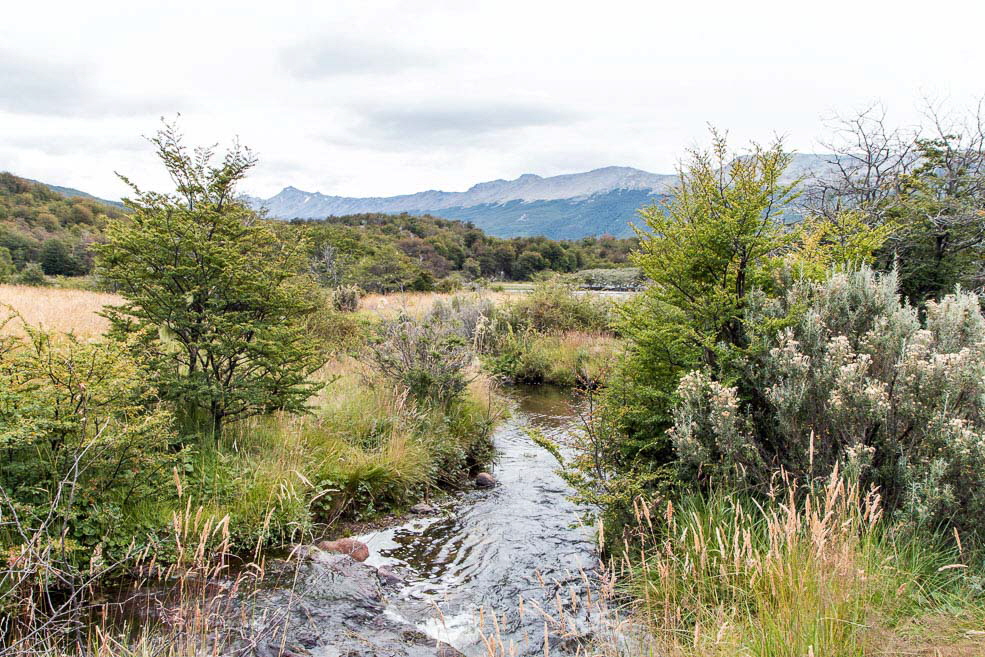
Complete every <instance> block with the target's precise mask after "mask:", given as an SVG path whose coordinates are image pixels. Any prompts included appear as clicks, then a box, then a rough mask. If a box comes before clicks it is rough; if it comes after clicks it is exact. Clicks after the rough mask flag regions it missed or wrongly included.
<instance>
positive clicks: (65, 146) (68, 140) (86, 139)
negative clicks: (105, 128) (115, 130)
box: [6, 134, 148, 156]
mask: <svg viewBox="0 0 985 657" xmlns="http://www.w3.org/2000/svg"><path fill="white" fill-rule="evenodd" d="M6 142H7V145H8V146H13V147H15V148H19V149H24V150H34V151H39V152H41V153H44V154H45V155H52V156H62V155H71V154H74V153H92V152H100V153H102V152H106V151H124V152H139V151H142V150H146V149H147V148H148V146H147V142H146V140H144V139H142V138H140V137H134V138H125V137H117V136H98V135H27V134H21V135H17V136H14V137H8V138H6Z"/></svg>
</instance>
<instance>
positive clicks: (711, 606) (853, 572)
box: [538, 120, 985, 657]
mask: <svg viewBox="0 0 985 657" xmlns="http://www.w3.org/2000/svg"><path fill="white" fill-rule="evenodd" d="M975 125H979V126H980V125H981V123H980V122H978V123H977V124H976V123H974V122H971V123H969V124H967V125H966V126H965V127H968V126H971V132H970V133H968V132H961V131H957V132H955V133H953V134H952V133H950V132H944V133H942V135H941V136H940V137H939V138H933V139H930V140H917V141H916V142H915V143H914V145H913V148H914V152H917V153H922V154H923V155H921V156H920V157H921V158H922V161H923V162H925V163H926V166H923V165H921V164H916V163H911V165H912V166H908V167H904V169H905V171H904V170H900V171H897V172H896V173H897V174H898V175H899V176H900V177H899V178H898V179H897V182H898V186H897V187H894V188H892V189H891V190H890V191H887V187H886V186H885V185H884V186H882V187H880V189H879V190H870V191H871V192H872V193H871V194H859V187H858V185H862V184H864V179H863V178H851V175H852V174H851V170H850V168H843V169H842V174H843V175H846V176H848V180H846V181H843V182H844V185H843V186H840V187H839V186H837V185H835V186H834V187H830V186H829V187H826V188H825V189H824V190H822V191H823V194H831V193H840V194H841V195H840V196H839V197H838V199H837V201H838V203H836V202H835V200H834V199H832V198H830V197H824V198H825V199H826V203H825V204H821V205H815V206H814V208H815V211H811V210H810V208H809V205H808V206H804V205H801V206H800V207H808V210H807V211H808V212H810V216H809V217H808V218H807V219H806V220H805V221H802V222H800V223H798V224H797V225H794V226H786V225H784V224H783V222H782V221H781V220H780V218H779V217H778V216H777V213H778V212H782V211H783V208H789V207H792V204H793V203H794V202H795V201H796V200H797V197H798V194H799V193H800V191H801V189H800V188H799V187H798V186H797V181H790V180H788V179H787V178H785V177H784V175H783V174H784V171H785V169H786V167H787V165H788V163H789V155H788V154H787V153H786V152H785V151H784V149H783V147H782V144H781V143H774V144H772V145H770V146H766V147H762V146H757V145H754V146H753V147H752V148H751V150H750V152H748V153H746V154H743V156H742V157H738V156H737V155H736V154H734V153H733V152H731V151H730V150H729V148H728V146H727V144H726V142H725V139H724V138H723V137H722V136H720V135H718V134H713V145H712V148H711V149H710V150H709V151H696V152H694V153H692V154H691V157H690V158H689V160H688V161H687V162H686V164H685V166H684V167H683V168H682V171H681V183H680V186H679V188H678V189H677V190H676V193H675V195H674V197H673V199H672V200H671V201H669V202H668V203H667V204H666V206H665V207H656V206H655V207H652V208H648V209H644V210H643V211H641V217H642V218H643V219H644V221H645V228H644V229H643V230H642V231H641V233H640V249H639V251H638V252H637V253H636V254H635V255H634V257H633V261H634V263H635V264H636V265H637V266H639V267H640V269H641V271H642V273H643V275H644V277H645V279H646V281H647V282H646V284H645V288H644V290H643V291H642V292H641V293H640V294H638V295H637V296H635V297H633V298H632V299H630V300H629V301H628V302H626V303H624V304H621V305H619V306H617V308H616V313H617V319H616V320H615V322H614V323H613V327H614V330H615V331H617V332H618V334H619V335H621V336H623V339H624V341H625V344H624V348H623V350H622V354H623V355H622V356H621V357H620V358H619V359H618V361H617V363H616V365H615V366H614V367H612V368H611V370H610V372H609V376H608V377H607V379H606V385H605V387H604V388H603V389H601V390H598V391H589V396H588V399H587V407H586V408H587V411H586V413H585V417H584V419H585V430H584V432H583V434H582V435H581V436H579V437H578V438H576V439H575V440H574V441H572V444H570V445H568V446H567V447H568V448H569V449H568V450H562V449H560V446H556V445H552V444H550V443H549V442H548V441H546V440H545V439H544V438H543V437H538V440H539V441H540V442H541V443H542V444H543V445H545V446H546V447H548V448H549V449H552V450H553V451H554V452H555V453H556V454H557V455H558V456H559V457H560V458H562V459H563V460H564V475H565V477H566V479H567V480H568V481H569V482H570V483H571V484H572V485H574V486H575V488H576V489H577V491H578V495H579V497H580V498H581V499H582V500H583V501H585V502H588V503H591V504H593V505H595V506H594V508H595V509H596V510H597V511H598V513H599V515H600V516H601V518H602V519H603V522H604V525H605V529H606V535H607V541H606V546H607V548H608V550H609V552H610V555H611V556H612V557H613V558H614V559H615V560H616V563H617V564H619V565H618V569H619V570H620V571H621V572H622V574H623V577H622V578H621V581H622V584H624V585H625V588H619V589H618V590H619V591H622V592H623V593H628V594H630V595H631V597H632V598H633V599H635V600H636V604H635V607H634V612H633V613H632V621H633V622H634V623H636V627H637V628H638V629H639V636H637V637H636V638H639V639H640V642H639V646H637V647H636V648H633V649H631V650H630V653H631V654H640V653H643V654H654V655H664V654H672V655H732V654H750V655H790V656H791V657H793V656H794V655H798V656H800V655H838V656H842V655H846V656H848V655H869V654H879V653H880V652H882V651H883V650H884V649H886V647H887V646H888V647H889V650H890V652H893V653H894V654H896V653H917V654H957V655H964V654H977V652H980V634H975V633H972V634H966V632H967V631H971V630H973V631H974V632H980V628H981V624H982V622H983V617H985V613H983V612H985V598H983V597H982V589H981V582H982V581H983V573H985V568H983V564H985V560H983V554H985V552H983V550H985V543H983V540H982V539H983V533H982V532H983V531H985V525H983V524H982V518H983V517H985V516H983V511H982V502H981V500H980V499H979V494H978V491H980V490H981V489H982V488H983V484H985V482H983V481H982V480H981V473H982V471H983V464H985V460H983V459H985V427H983V425H982V421H983V414H982V410H981V409H980V408H979V405H980V403H981V400H982V397H983V396H982V390H980V386H981V384H982V381H983V380H985V375H983V373H982V372H981V371H980V368H981V362H982V356H981V354H980V353H979V352H980V351H981V350H982V348H983V345H985V334H983V332H982V330H981V327H983V326H985V315H983V312H982V304H981V299H980V295H978V294H973V293H969V292H966V291H964V290H963V289H962V287H960V285H958V284H962V283H963V284H975V281H976V280H977V279H976V278H975V277H976V276H978V275H980V272H981V266H980V261H975V263H972V261H971V260H969V259H966V255H967V254H966V253H965V252H962V251H961V250H960V249H952V248H951V247H952V246H955V245H953V244H950V245H943V246H944V248H943V250H942V251H941V252H940V253H938V255H939V256H940V257H939V258H936V257H935V258H934V259H931V260H929V261H927V260H926V259H925V256H919V257H917V256H915V254H916V253H917V252H919V251H921V249H924V248H926V247H927V245H928V244H929V243H930V242H931V241H933V238H932V237H931V235H937V236H938V237H939V236H940V235H941V234H942V232H948V234H949V235H952V236H956V235H958V234H959V233H960V234H964V235H965V236H966V237H967V238H968V239H969V240H972V241H974V240H975V239H977V238H976V235H980V233H974V234H971V233H966V232H965V231H969V230H971V226H972V225H974V226H976V228H975V229H974V230H980V226H981V221H980V217H981V216H982V214H981V211H980V209H976V208H980V207H982V206H981V204H982V203H983V200H982V197H981V196H980V195H977V196H976V195H975V194H974V193H972V192H971V191H970V190H971V189H972V188H976V187H975V185H978V184H981V182H982V181H985V159H982V158H981V157H980V151H976V150H975V149H974V148H973V147H972V148H971V149H970V150H967V151H965V150H964V149H965V148H966V146H967V144H976V143H979V141H978V140H979V139H980V137H978V136H976V135H978V134H979V133H977V132H975V129H974V126H975ZM857 126H858V128H859V129H860V130H865V129H866V128H867V127H871V126H869V124H867V123H866V122H865V121H864V120H860V121H859V122H858V123H857ZM938 127H940V126H939V124H938ZM959 127H960V126H959ZM859 143H866V140H864V139H860V140H859ZM892 147H893V148H895V147H896V146H892ZM976 153H979V155H976ZM869 155H873V156H875V155H874V154H873V153H870V154H869ZM859 157H861V156H859ZM976 158H977V159H976ZM955 160H960V161H961V162H963V163H964V165H967V167H966V168H963V169H960V170H959V171H957V172H955V171H951V170H950V169H949V168H948V167H947V163H948V162H953V161H955ZM863 169H864V167H863ZM952 178H954V181H955V183H956V184H955V185H953V186H952V187H949V188H948V190H949V191H945V190H944V187H942V186H941V185H942V184H943V182H942V180H943V179H948V180H951V179H952ZM973 181H977V182H973ZM826 184H829V185H830V181H829V182H828V183H826ZM839 189H840V190H841V192H838V191H837V190H839ZM814 191H817V190H808V195H809V196H810V195H812V194H813V193H814ZM823 194H822V196H823ZM948 194H951V195H953V196H952V197H951V198H947V195H948ZM809 200H812V201H816V199H815V198H813V197H812V198H810V199H809ZM839 203H840V204H839ZM958 208H961V209H960V210H959V209H958ZM928 210H930V211H931V214H932V215H933V217H934V219H933V220H928V216H931V215H929V214H927V212H928ZM972 216H977V217H979V219H972ZM949 231H953V232H949ZM911 240H916V242H911ZM894 254H898V258H897V257H894ZM907 258H909V259H910V260H909V262H904V260H905V259H907ZM896 263H898V264H896ZM646 500H649V502H648V501H646ZM621 641H622V639H618V640H614V642H613V643H612V644H611V645H609V646H603V647H602V648H601V649H602V650H603V651H606V650H610V651H614V652H620V648H619V645H620V642H621ZM976 642H977V643H976ZM921 651H924V652H921ZM935 651H936V652H935Z"/></svg>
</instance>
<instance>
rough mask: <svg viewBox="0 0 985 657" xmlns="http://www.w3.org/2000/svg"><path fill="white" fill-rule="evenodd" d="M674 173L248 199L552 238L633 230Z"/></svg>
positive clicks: (809, 164) (294, 211) (809, 160)
mask: <svg viewBox="0 0 985 657" xmlns="http://www.w3.org/2000/svg"><path fill="white" fill-rule="evenodd" d="M829 159H830V158H829V156H825V155H810V154H799V155H795V156H794V160H793V162H792V163H791V166H790V168H789V170H788V172H787V177H788V179H790V180H793V179H796V178H804V177H806V178H811V177H813V176H816V175H821V173H822V172H824V171H827V170H828V168H829V167H830V164H828V160H829ZM676 184H677V176H676V175H664V174H654V173H648V172H646V171H641V170H639V169H633V168H630V167H606V168H603V169H595V170H594V171H588V172H585V173H576V174H567V175H562V176H551V177H548V178H542V177H540V176H536V175H534V174H529V173H528V174H524V175H522V176H520V177H519V178H517V179H515V180H494V181H491V182H484V183H479V184H477V185H473V186H472V187H471V188H469V189H468V191H465V192H442V191H434V190H431V191H426V192H419V193H417V194H408V195H403V196H391V197H370V198H351V197H345V196H327V195H325V194H320V193H317V192H305V191H302V190H300V189H297V188H295V187H285V188H284V189H283V190H282V191H281V192H280V193H279V194H277V195H275V196H273V197H271V198H268V199H261V198H255V197H247V200H248V202H249V203H251V204H252V205H253V206H254V207H256V208H258V209H261V208H263V209H266V210H267V213H268V215H269V216H271V217H275V218H279V219H295V218H300V219H324V218H325V217H329V216H341V215H347V214H357V213H375V212H382V213H391V214H393V213H401V212H406V213H409V214H418V215H420V214H432V215H435V216H440V217H444V218H447V219H460V220H463V221H470V222H472V223H474V224H475V225H476V226H477V227H478V228H480V229H482V230H483V231H485V232H487V233H489V234H490V235H494V236H497V237H518V236H536V235H542V236H545V237H549V238H552V239H577V238H581V237H590V236H599V235H606V234H608V235H614V236H617V237H628V236H631V235H632V234H633V230H632V227H631V225H630V224H631V223H632V222H634V221H636V218H637V211H638V210H639V208H641V207H644V206H646V205H650V204H653V203H659V202H661V201H663V200H665V199H666V198H667V197H668V195H669V194H670V193H671V192H672V191H673V188H674V186H675V185H676Z"/></svg>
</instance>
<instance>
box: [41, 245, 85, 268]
mask: <svg viewBox="0 0 985 657" xmlns="http://www.w3.org/2000/svg"><path fill="white" fill-rule="evenodd" d="M41 269H42V270H44V273H45V274H46V275H48V276H77V275H78V274H81V273H82V266H81V263H79V262H78V260H76V259H75V257H74V256H73V255H72V251H71V249H70V248H69V246H68V244H66V243H65V242H64V240H60V239H51V240H47V241H46V242H45V243H44V244H43V245H41Z"/></svg>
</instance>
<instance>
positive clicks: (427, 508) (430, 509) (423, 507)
mask: <svg viewBox="0 0 985 657" xmlns="http://www.w3.org/2000/svg"><path fill="white" fill-rule="evenodd" d="M437 510H438V507H436V506H431V505H430V504H425V503H424V502H421V503H419V504H415V505H414V506H412V507H410V512H411V513H417V514H420V515H424V514H427V513H435V512H436V511H437Z"/></svg>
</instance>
